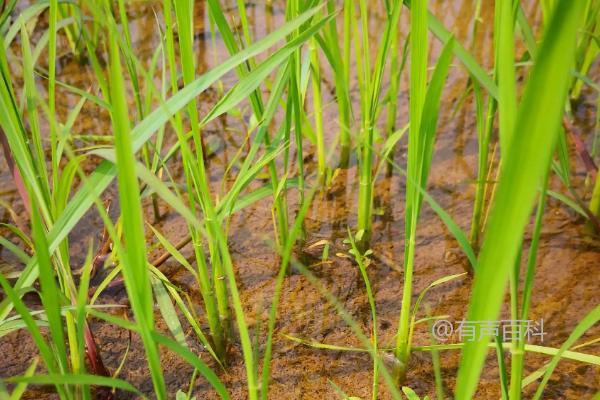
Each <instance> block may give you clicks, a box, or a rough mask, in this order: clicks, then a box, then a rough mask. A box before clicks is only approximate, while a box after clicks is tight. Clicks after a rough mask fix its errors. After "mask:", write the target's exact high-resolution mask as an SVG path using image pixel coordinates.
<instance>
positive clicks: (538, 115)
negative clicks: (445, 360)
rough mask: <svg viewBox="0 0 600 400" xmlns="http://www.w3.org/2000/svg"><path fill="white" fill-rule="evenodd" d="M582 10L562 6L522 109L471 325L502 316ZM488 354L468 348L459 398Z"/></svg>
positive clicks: (468, 394)
mask: <svg viewBox="0 0 600 400" xmlns="http://www.w3.org/2000/svg"><path fill="white" fill-rule="evenodd" d="M582 10H583V7H582V4H581V3H577V2H575V3H574V2H571V1H568V0H563V1H561V2H560V3H559V6H558V8H557V12H556V14H555V17H554V18H553V19H552V22H551V23H550V25H549V27H548V29H547V31H546V33H545V36H544V40H543V42H542V45H541V48H540V52H539V57H538V60H537V62H536V63H535V65H534V67H533V71H532V72H531V77H530V79H529V81H528V83H527V86H526V88H525V93H524V95H523V100H522V103H521V105H520V107H519V113H518V116H517V120H516V125H515V130H514V131H515V132H516V134H518V135H519V140H514V141H513V142H512V143H511V144H510V147H509V149H508V152H507V154H505V158H504V163H503V166H502V170H501V172H500V182H499V184H498V187H497V191H496V198H495V201H494V204H493V206H492V207H493V208H492V211H491V213H490V219H489V222H488V227H487V230H486V238H485V241H484V244H483V247H482V251H481V254H480V259H479V266H478V272H477V274H476V276H475V283H474V287H473V292H472V297H471V302H470V305H469V311H468V316H467V319H468V320H472V321H481V320H494V319H495V318H496V317H497V315H498V313H499V311H500V306H501V302H502V299H503V292H504V289H505V285H506V279H507V277H508V274H509V271H510V269H511V268H512V266H513V265H514V260H515V256H516V254H517V251H518V249H519V246H520V243H521V240H522V235H523V231H524V228H525V225H526V223H527V220H528V218H529V214H530V212H531V208H532V206H533V202H534V200H535V196H536V193H537V189H538V185H539V184H540V180H541V178H542V176H543V174H544V168H546V167H547V165H548V163H549V160H550V156H551V154H552V150H553V149H554V143H555V142H556V138H557V134H558V128H559V123H560V116H561V114H562V109H563V106H564V100H565V98H566V91H567V87H568V84H569V74H568V73H569V70H570V68H571V66H572V63H573V61H572V60H573V56H574V51H575V37H576V33H577V26H578V21H579V19H580V18H581V12H582ZM486 354H487V342H486V341H484V340H481V341H475V342H470V343H468V344H467V345H466V347H465V349H464V352H463V355H462V359H461V367H460V370H459V375H458V381H457V387H456V396H457V397H458V398H460V399H470V398H472V396H473V394H474V392H475V388H476V386H477V382H478V380H479V375H480V373H481V368H482V366H483V362H484V359H485V356H486Z"/></svg>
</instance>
